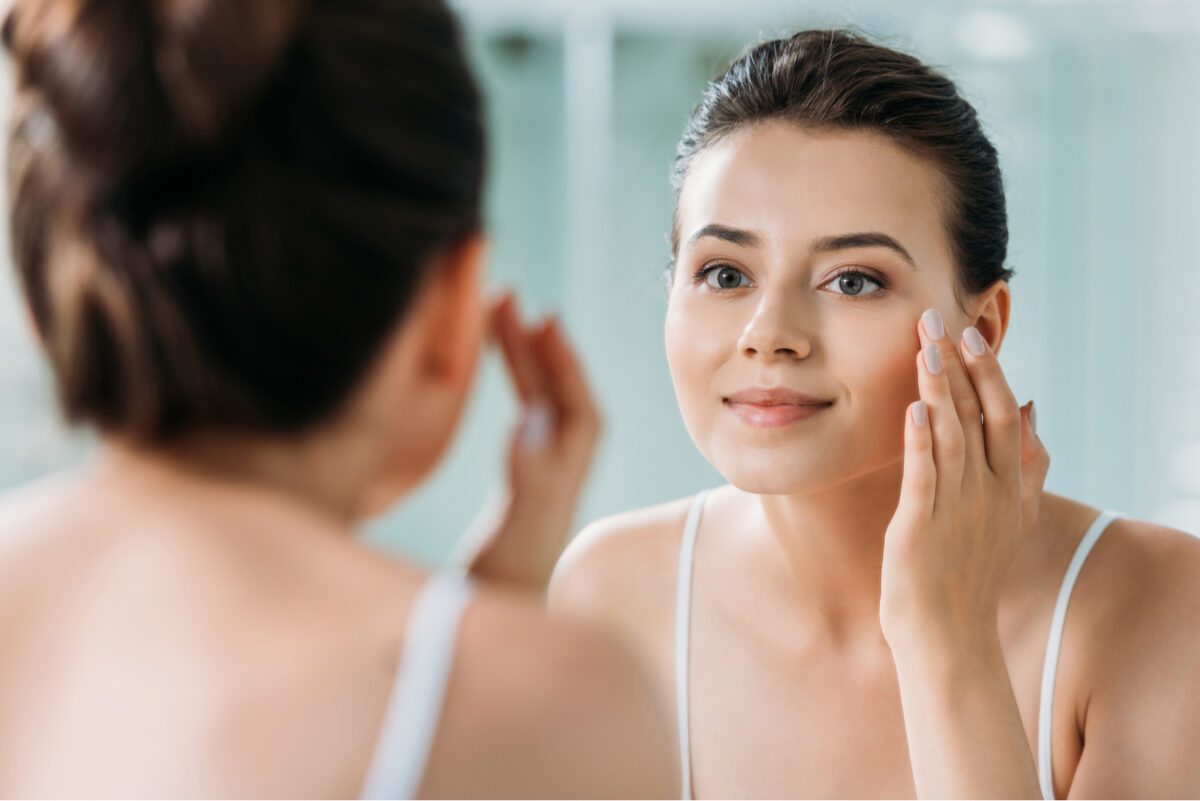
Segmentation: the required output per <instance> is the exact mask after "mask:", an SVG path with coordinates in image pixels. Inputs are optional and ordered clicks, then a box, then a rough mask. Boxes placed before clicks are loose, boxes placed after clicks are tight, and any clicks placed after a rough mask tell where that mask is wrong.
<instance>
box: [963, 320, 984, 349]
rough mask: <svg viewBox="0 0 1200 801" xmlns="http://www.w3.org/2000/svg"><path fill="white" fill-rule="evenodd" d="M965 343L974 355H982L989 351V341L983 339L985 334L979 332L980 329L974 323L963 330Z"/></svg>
mask: <svg viewBox="0 0 1200 801" xmlns="http://www.w3.org/2000/svg"><path fill="white" fill-rule="evenodd" d="M963 344H965V345H966V346H967V350H968V351H969V352H970V354H971V355H972V356H982V355H983V354H984V353H985V352H986V351H987V343H985V342H984V341H983V334H981V333H979V329H978V328H976V327H975V326H973V325H969V326H967V330H965V331H963Z"/></svg>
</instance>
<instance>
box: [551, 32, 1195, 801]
mask: <svg viewBox="0 0 1200 801" xmlns="http://www.w3.org/2000/svg"><path fill="white" fill-rule="evenodd" d="M674 179H675V187H676V190H677V207H676V213H675V220H674V230H673V235H672V244H673V251H674V262H673V265H672V275H671V290H670V299H669V305H668V309H667V318H666V347H667V356H668V362H669V365H670V369H671V374H672V378H673V381H674V386H675V390H676V395H677V398H678V401H679V406H680V410H681V412H682V415H683V419H684V422H685V424H686V425H687V428H688V431H689V433H690V434H691V436H692V438H693V440H694V441H695V442H696V445H697V447H698V448H699V449H700V451H701V452H702V453H703V454H704V456H705V457H706V458H707V459H708V460H709V461H710V462H711V463H712V464H713V465H714V466H715V467H716V468H717V469H718V470H719V471H720V472H721V473H722V475H723V476H724V477H725V478H726V479H727V480H728V482H729V484H728V485H727V486H723V487H720V488H718V489H716V490H714V491H711V492H706V493H701V494H699V495H697V496H696V497H695V498H689V499H682V500H679V501H676V502H673V503H668V504H665V505H662V506H658V507H654V508H651V509H643V510H639V511H633V512H629V513H627V514H622V515H617V516H615V517H612V518H609V519H606V520H602V521H599V522H597V523H594V524H592V525H591V526H589V527H588V529H587V530H585V531H584V532H583V533H582V534H581V535H580V537H579V538H578V539H577V540H576V541H575V542H574V543H572V545H571V546H570V548H568V550H567V553H566V554H565V555H564V557H563V559H562V561H561V563H560V565H559V567H558V569H557V572H556V575H555V579H554V581H553V583H552V585H551V593H550V600H551V604H552V607H553V608H555V609H557V610H560V611H562V612H564V613H567V614H573V615H579V616H583V617H586V618H588V619H591V620H595V621H599V622H601V623H603V624H605V625H608V626H610V627H612V628H613V629H615V630H617V631H619V632H620V633H621V634H623V635H624V636H625V637H627V639H628V640H629V641H630V642H631V643H632V644H634V646H635V647H636V648H637V649H638V650H639V651H640V652H641V653H643V654H644V655H645V657H646V659H647V660H648V661H649V662H650V664H652V665H653V666H654V672H655V674H656V676H657V680H658V684H659V687H660V691H661V692H662V693H663V694H664V695H665V696H666V697H668V698H670V697H674V698H676V699H677V700H676V712H677V716H678V720H679V721H680V723H679V740H680V750H681V758H682V763H681V764H682V778H683V782H684V790H685V793H693V792H694V793H695V794H697V795H699V796H712V797H801V796H803V797H814V796H815V797H843V796H845V797H894V798H898V797H911V796H913V795H918V796H922V797H981V796H996V797H1014V798H1015V797H1030V796H1034V795H1036V794H1037V793H1038V792H1039V789H1040V791H1041V792H1042V793H1044V794H1045V796H1046V797H1051V796H1052V795H1057V796H1060V797H1066V796H1067V795H1071V796H1077V797H1088V796H1103V797H1141V796H1147V795H1154V796H1179V797H1191V796H1194V795H1195V794H1196V793H1197V792H1200V760H1197V759H1196V754H1197V753H1200V726H1198V725H1197V721H1200V700H1197V696H1196V694H1195V693H1194V692H1193V690H1194V683H1195V679H1196V676H1197V675H1200V638H1198V637H1196V634H1195V632H1196V631H1197V630H1198V627H1200V542H1197V541H1196V540H1195V539H1193V538H1192V537H1190V536H1188V535H1186V534H1184V533H1182V532H1177V531H1172V530H1168V529H1164V528H1162V527H1159V526H1154V525H1151V524H1149V523H1143V522H1138V521H1134V520H1126V519H1117V520H1115V521H1114V520H1113V518H1112V517H1111V516H1109V515H1101V514H1100V513H1099V512H1098V511H1097V510H1096V509H1092V508H1089V507H1088V506H1086V505H1084V504H1081V503H1077V502H1075V501H1072V500H1069V499H1067V498H1062V497H1057V496H1054V495H1050V494H1042V492H1041V485H1042V481H1043V479H1044V477H1045V472H1046V468H1047V466H1048V458H1047V457H1046V455H1045V451H1044V450H1043V449H1042V448H1041V445H1040V443H1039V442H1038V440H1037V438H1036V432H1035V424H1036V420H1035V416H1034V414H1033V408H1032V406H1028V407H1026V408H1025V409H1018V407H1017V404H1016V401H1015V400H1014V399H1013V397H1012V393H1011V392H1010V390H1009V388H1008V386H1007V384H1006V383H1005V381H1004V379H1003V375H1002V374H1001V372H1000V369H999V366H998V363H997V362H996V360H995V354H996V352H998V351H999V349H1000V347H1001V344H1002V343H1003V341H1004V336H1005V333H1006V331H1007V327H1008V323H1009V315H1010V305H1011V296H1010V294H1009V290H1008V285H1007V280H1008V279H1009V278H1010V272H1009V270H1008V269H1006V267H1005V265H1004V259H1005V249H1006V243H1007V228H1006V220H1005V207H1004V194H1003V186H1002V181H1001V176H1000V171H999V166H998V162H997V158H996V152H995V150H994V149H993V148H992V146H991V145H990V143H989V142H988V140H987V138H986V137H985V136H984V134H983V132H982V130H981V128H980V126H979V123H978V121H977V119H976V116H975V113H974V111H973V109H972V108H971V106H970V105H969V104H968V103H967V102H966V101H965V100H963V99H962V98H961V97H960V96H959V95H958V94H957V91H956V90H955V87H954V85H953V84H952V83H951V82H950V81H949V80H947V79H946V78H945V77H943V76H941V75H939V74H937V73H936V72H933V71H932V70H930V69H928V68H927V67H925V66H924V65H922V64H921V63H920V62H918V61H916V60H915V59H913V58H911V57H909V56H906V55H902V54H899V53H896V52H894V51H891V50H889V49H886V48H883V47H880V46H877V45H875V44H873V43H870V42H868V41H866V40H864V39H862V38H859V37H857V36H854V35H851V34H847V33H843V32H836V31H807V32H803V33H800V34H797V35H795V36H793V37H791V38H789V39H783V40H778V41H772V42H767V43H765V44H762V45H760V46H758V47H755V48H754V49H752V50H750V51H749V52H748V53H747V54H746V55H745V56H743V57H742V58H740V59H738V60H737V61H736V62H735V63H734V64H733V65H732V66H731V67H730V68H729V70H728V71H727V72H726V74H725V75H724V76H723V77H722V78H721V79H719V80H718V81H716V82H715V83H713V84H712V85H711V86H710V87H709V89H708V91H707V92H706V94H705V96H704V99H703V100H702V101H701V103H700V105H699V106H698V107H697V109H696V111H695V113H694V114H693V116H692V118H691V120H690V122H689V123H688V126H687V129H686V131H685V133H684V135H683V139H682V141H681V143H680V145H679V150H678V158H677V160H676V164H675V172H674ZM1065 302H1070V299H1066V301H1065ZM914 357H915V363H914ZM918 398H919V400H918ZM981 414H982V421H981ZM1101 534H1103V536H1101ZM1093 545H1094V546H1095V547H1094V550H1090V549H1091V548H1092V546H1093ZM1089 551H1090V557H1089V555H1088V554H1089ZM1085 559H1086V564H1085V563H1084V561H1083V560H1085ZM1081 566H1082V570H1081ZM1076 578H1077V579H1078V580H1077V581H1076ZM1068 601H1070V607H1069V608H1070V615H1069V616H1067V615H1066V610H1067V602H1068ZM1064 616H1065V617H1064ZM1039 785H1040V788H1039Z"/></svg>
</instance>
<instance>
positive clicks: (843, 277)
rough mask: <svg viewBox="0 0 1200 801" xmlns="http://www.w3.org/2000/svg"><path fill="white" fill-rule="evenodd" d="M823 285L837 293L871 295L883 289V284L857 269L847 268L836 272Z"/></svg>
mask: <svg viewBox="0 0 1200 801" xmlns="http://www.w3.org/2000/svg"><path fill="white" fill-rule="evenodd" d="M825 287H826V288H828V289H831V290H832V291H833V292H835V293H837V294H839V295H871V294H874V293H876V292H878V291H879V290H881V289H883V284H882V283H881V282H880V281H878V280H876V279H874V278H872V277H871V276H869V275H867V274H866V273H864V272H860V271H858V270H847V271H846V272H844V273H840V274H838V275H837V276H836V277H835V278H834V279H833V280H832V281H828V282H826V283H825Z"/></svg>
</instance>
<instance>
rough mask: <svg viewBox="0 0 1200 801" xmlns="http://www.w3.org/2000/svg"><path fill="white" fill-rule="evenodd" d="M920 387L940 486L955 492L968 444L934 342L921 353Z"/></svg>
mask: <svg viewBox="0 0 1200 801" xmlns="http://www.w3.org/2000/svg"><path fill="white" fill-rule="evenodd" d="M917 388H918V389H919V390H920V393H921V400H923V401H925V405H926V407H927V408H928V412H929V427H930V430H931V431H932V433H933V461H934V465H935V466H936V467H937V476H938V487H939V488H943V487H944V488H945V489H947V490H948V491H951V492H955V491H957V489H958V487H959V486H961V483H962V477H963V469H964V465H965V457H966V441H965V438H964V436H963V428H962V424H961V423H960V422H959V420H958V412H957V411H956V410H955V408H954V398H953V396H952V395H951V394H950V381H949V379H948V378H947V377H946V371H945V370H943V369H942V362H941V353H940V351H939V349H938V347H937V345H936V344H934V343H932V342H931V343H929V344H928V345H926V346H925V347H924V348H923V349H922V350H921V352H920V353H919V354H917Z"/></svg>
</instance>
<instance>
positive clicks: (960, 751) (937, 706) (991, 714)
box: [892, 637, 1041, 798]
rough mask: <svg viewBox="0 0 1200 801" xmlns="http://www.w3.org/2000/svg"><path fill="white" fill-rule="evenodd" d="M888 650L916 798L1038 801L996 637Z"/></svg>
mask: <svg viewBox="0 0 1200 801" xmlns="http://www.w3.org/2000/svg"><path fill="white" fill-rule="evenodd" d="M948 651H950V649H945V648H934V647H931V646H929V645H927V644H923V643H917V642H912V643H911V644H905V645H902V646H899V647H897V646H893V649H892V652H893V656H894V657H895V660H896V673H897V676H898V678H899V680H900V698H901V703H902V704H903V708H904V725H905V729H906V731H907V735H908V750H909V757H910V760H911V763H912V770H913V778H914V780H915V782H916V788H917V797H918V798H1040V797H1041V792H1040V790H1039V788H1038V780H1037V771H1036V768H1035V766H1034V761H1033V754H1032V753H1031V752H1030V750H1029V741H1028V740H1027V739H1026V736H1025V729H1024V726H1023V724H1022V722H1021V715H1020V712H1019V710H1018V708H1017V701H1016V698H1015V696H1014V695H1013V690H1012V683H1011V682H1010V680H1009V677H1008V670H1007V668H1006V667H1005V665H1004V655H1003V652H1002V651H1001V649H1000V642H999V638H998V637H990V638H987V639H986V640H985V641H984V642H982V643H980V644H979V645H976V646H974V647H972V648H970V649H956V650H954V651H953V652H948Z"/></svg>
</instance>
